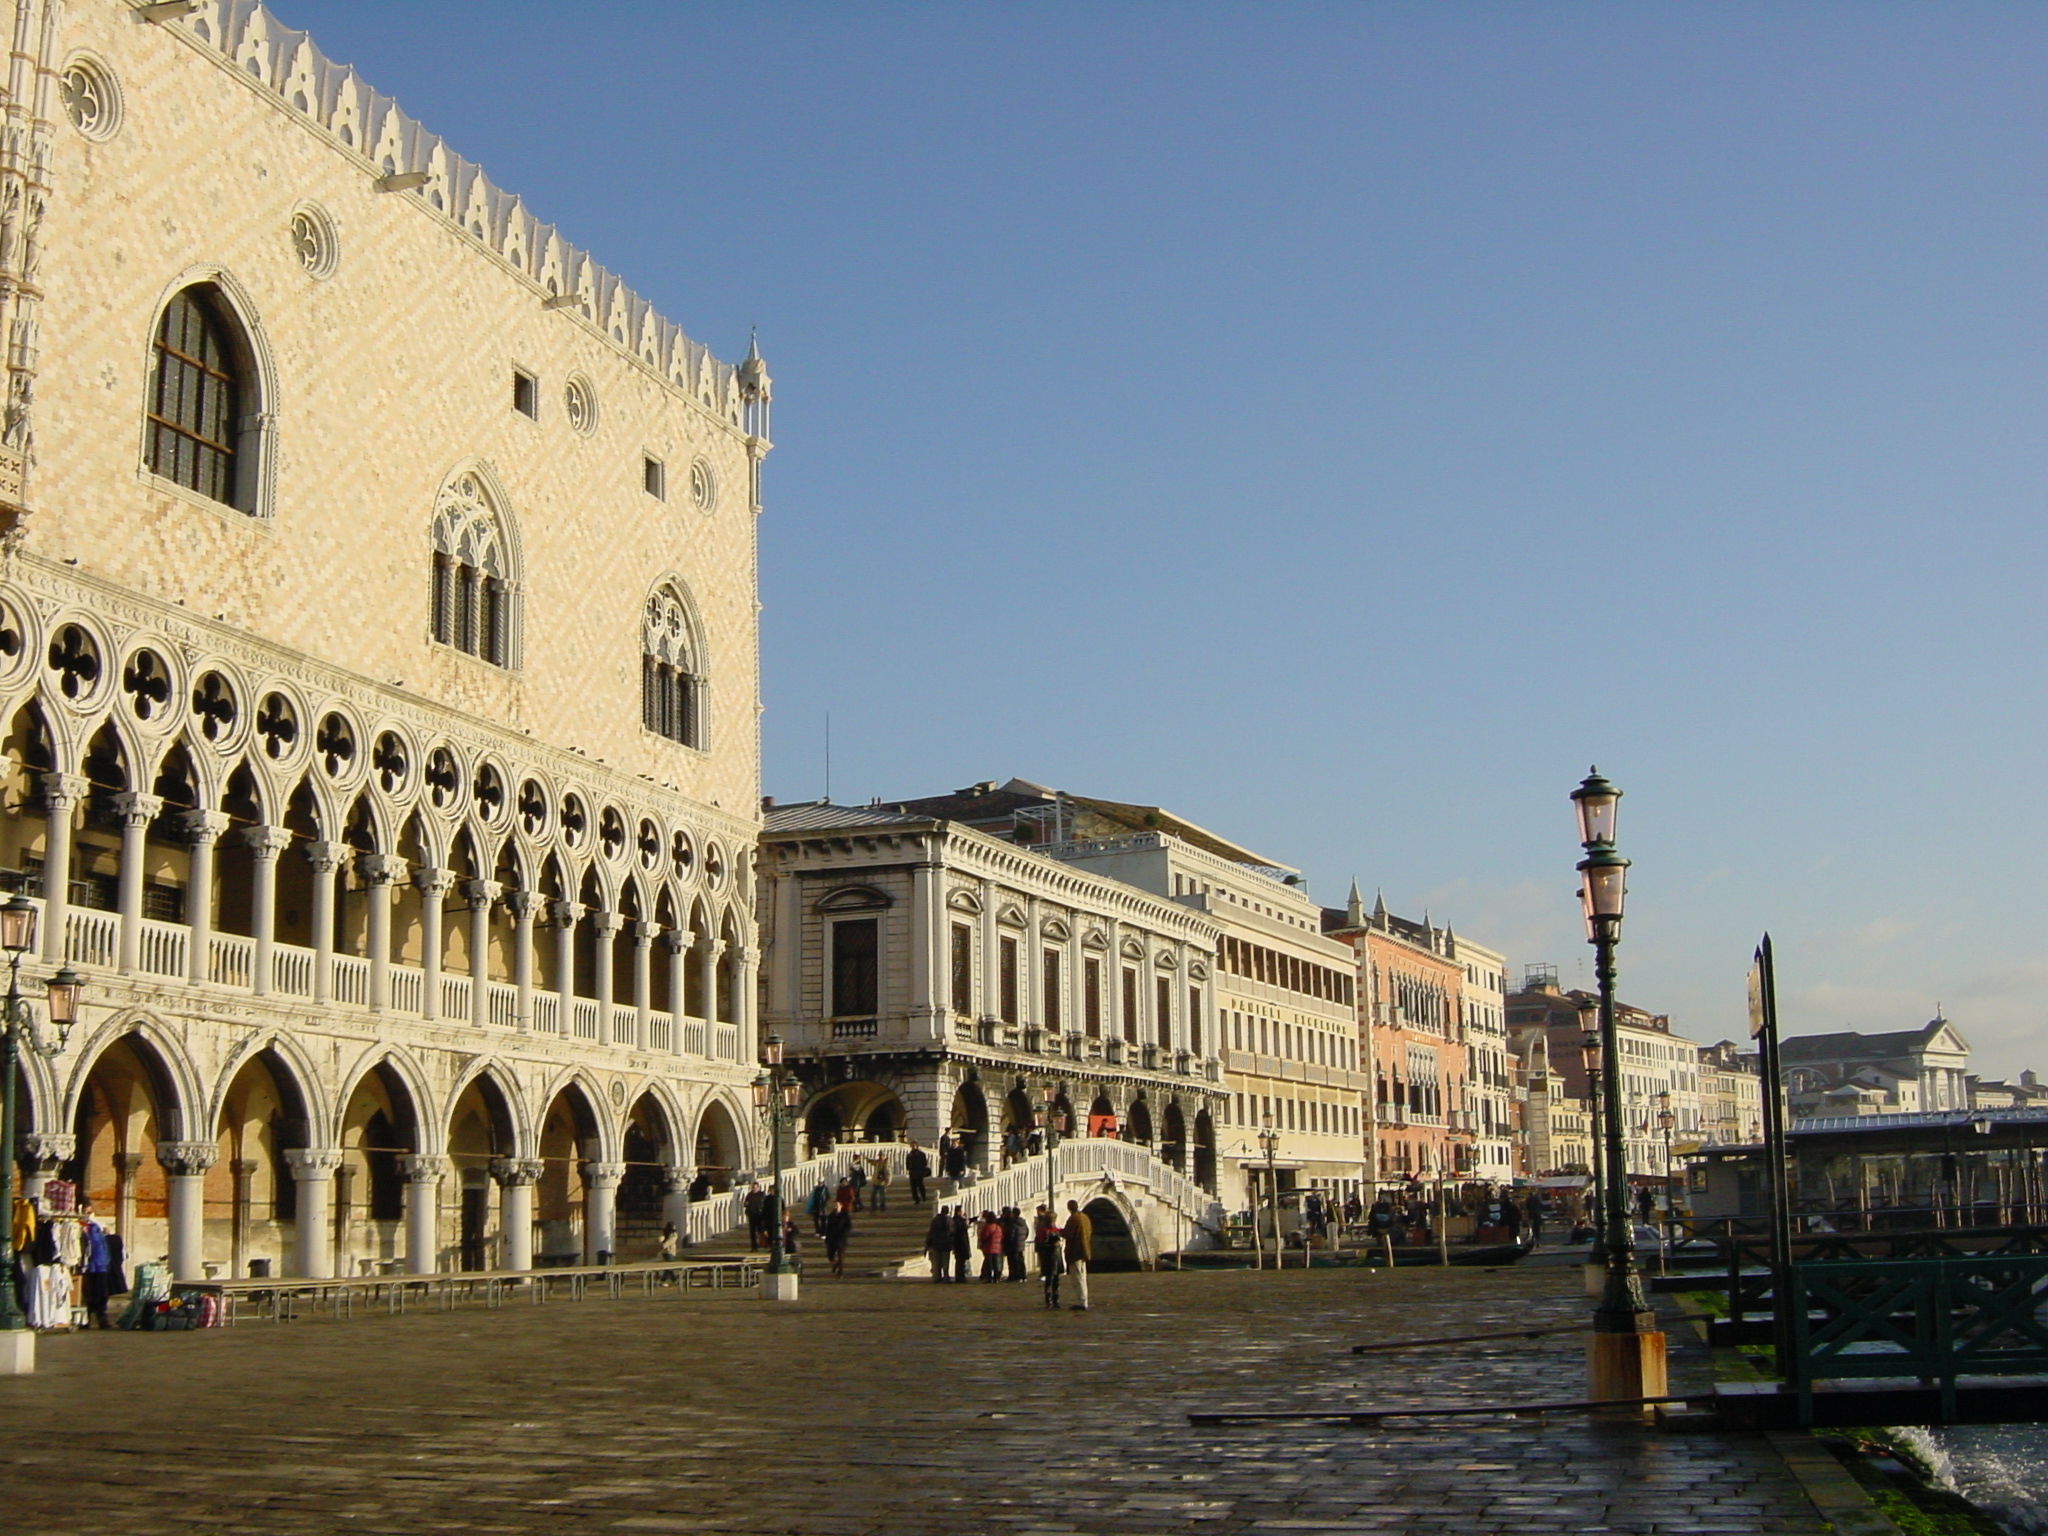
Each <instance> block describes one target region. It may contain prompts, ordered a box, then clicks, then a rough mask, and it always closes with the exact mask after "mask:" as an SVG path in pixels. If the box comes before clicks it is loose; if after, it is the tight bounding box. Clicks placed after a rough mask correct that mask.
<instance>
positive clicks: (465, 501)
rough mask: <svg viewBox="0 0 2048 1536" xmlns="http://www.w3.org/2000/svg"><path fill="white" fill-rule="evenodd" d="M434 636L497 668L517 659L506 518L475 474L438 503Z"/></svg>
mask: <svg viewBox="0 0 2048 1536" xmlns="http://www.w3.org/2000/svg"><path fill="white" fill-rule="evenodd" d="M433 546H434V549H433V558H434V588H433V629H434V638H435V639H436V640H438V641H440V642H441V644H443V645H449V646H453V647H454V648H455V649H456V650H458V651H466V652H467V653H468V654H470V655H471V656H474V657H476V658H478V659H479V660H481V661H487V662H489V663H490V664H491V665H492V666H495V667H510V666H511V665H512V658H513V650H514V647H513V632H514V628H515V620H516V617H517V615H516V610H515V603H516V598H517V587H516V585H515V583H514V579H513V577H514V573H513V570H512V560H511V551H510V545H509V543H508V540H507V538H506V531H505V522H504V515H503V513H502V512H501V511H500V510H499V508H498V506H497V504H496V503H495V501H494V500H493V499H492V497H491V494H490V492H489V491H488V490H487V489H486V488H485V486H484V484H483V482H482V480H481V479H479V477H478V476H477V475H475V474H474V473H471V474H463V475H457V476H456V477H455V478H454V479H453V480H451V481H449V482H448V484H447V485H445V486H443V487H442V488H441V494H440V497H439V499H438V500H437V501H436V502H435V504H434V530H433Z"/></svg>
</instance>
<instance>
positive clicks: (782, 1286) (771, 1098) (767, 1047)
mask: <svg viewBox="0 0 2048 1536" xmlns="http://www.w3.org/2000/svg"><path fill="white" fill-rule="evenodd" d="M761 1062H762V1071H761V1073H760V1075H759V1076H758V1077H756V1078H755V1079H754V1108H756V1109H758V1110H761V1111H763V1112H765V1113H766V1114H767V1116H768V1166H769V1170H770V1173H769V1179H768V1195H767V1202H766V1203H767V1207H768V1268H767V1270H766V1272H764V1273H763V1274H762V1276H761V1296H762V1298H763V1299H764V1300H767V1301H795V1300H796V1299H797V1272H796V1270H795V1268H794V1267H793V1266H792V1265H791V1264H790V1262H789V1255H788V1253H787V1252H786V1251H785V1250H784V1248H783V1242H782V1124H783V1118H784V1116H783V1112H784V1111H785V1110H794V1109H795V1108H796V1106H797V1100H798V1099H799V1098H800V1097H801V1096H802V1094H803V1089H802V1087H801V1085H800V1084H799V1083H798V1082H797V1080H796V1076H795V1074H794V1073H792V1072H791V1071H790V1070H789V1069H788V1068H787V1067H785V1066H784V1065H783V1062H782V1036H780V1035H770V1036H769V1037H768V1039H767V1040H766V1041H765V1042H764V1043H763V1046H762V1050H761Z"/></svg>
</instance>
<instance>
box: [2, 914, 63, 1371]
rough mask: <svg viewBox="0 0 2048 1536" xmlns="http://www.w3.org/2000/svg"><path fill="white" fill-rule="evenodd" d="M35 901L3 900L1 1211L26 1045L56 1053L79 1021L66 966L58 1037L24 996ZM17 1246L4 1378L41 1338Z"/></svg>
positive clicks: (10, 1266) (56, 1005)
mask: <svg viewBox="0 0 2048 1536" xmlns="http://www.w3.org/2000/svg"><path fill="white" fill-rule="evenodd" d="M36 915H37V914H36V905H35V903H34V902H32V901H30V900H29V899H28V898H27V897H25V896H22V895H19V894H17V895H15V896H12V897H10V898H9V899H8V900H7V901H5V902H0V949H4V950H6V951H7V1003H6V1009H7V1011H6V1016H5V1017H4V1019H0V1083H4V1084H5V1088H4V1089H0V1211H7V1212H10V1213H11V1212H12V1211H13V1210H14V1164H15V1152H14V1149H15V1144H16V1142H17V1141H18V1139H19V1132H18V1130H17V1128H16V1112H15V1102H14V1099H15V1088H14V1079H15V1076H16V1073H17V1066H16V1064H17V1063H18V1062H19V1061H20V1059H21V1049H22V1047H23V1045H26V1046H27V1047H28V1048H29V1049H30V1050H32V1051H34V1052H35V1053H36V1054H37V1055H39V1056H55V1055H56V1054H57V1053H58V1052H60V1051H62V1050H63V1049H64V1047H65V1045H66V1043H67V1042H69V1040H70V1039H71V1026H72V1025H73V1024H75V1023H77V1022H78V992H79V981H78V973H77V972H76V971H74V970H72V969H71V967H70V966H68V965H67V966H65V967H63V968H62V969H61V970H59V971H58V972H57V974H56V975H54V976H52V977H51V978H50V979H49V980H48V981H47V982H45V983H44V988H45V991H44V1005H45V1006H46V1007H47V1008H48V1009H49V1013H50V1023H51V1025H52V1026H53V1027H54V1028H55V1029H56V1032H57V1038H56V1039H55V1040H48V1039H45V1038H44V1037H43V1034H42V1032H41V1031H40V1030H38V1029H37V1028H36V1021H35V1013H34V1011H33V1010H32V1009H31V1008H30V1007H29V1005H28V1001H27V999H25V998H24V997H23V996H22V995H21V957H22V956H23V955H25V954H27V953H29V951H31V950H33V949H34V948H35V946H36ZM14 1282H15V1266H14V1244H13V1243H12V1242H11V1241H7V1240H4V1239H0V1376H26V1375H28V1374H29V1373H30V1372H31V1371H33V1370H34V1369H35V1368H36V1336H35V1333H34V1331H33V1330H32V1329H31V1328H30V1327H29V1326H28V1319H27V1318H26V1317H24V1316H22V1312H21V1304H20V1302H19V1300H18V1299H17V1297H16V1294H15V1288H14Z"/></svg>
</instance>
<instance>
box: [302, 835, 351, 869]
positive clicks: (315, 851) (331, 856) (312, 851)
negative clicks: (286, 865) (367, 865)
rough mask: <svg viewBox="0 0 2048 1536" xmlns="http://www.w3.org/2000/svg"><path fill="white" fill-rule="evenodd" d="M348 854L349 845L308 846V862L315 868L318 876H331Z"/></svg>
mask: <svg viewBox="0 0 2048 1536" xmlns="http://www.w3.org/2000/svg"><path fill="white" fill-rule="evenodd" d="M347 853H348V844H347V843H329V842H311V843H308V844H306V862H307V863H308V864H311V865H312V866H313V873H314V874H316V875H331V874H333V873H334V870H335V867H336V866H337V865H339V864H340V863H341V861H342V859H343V858H344V857H345V856H346V855H347Z"/></svg>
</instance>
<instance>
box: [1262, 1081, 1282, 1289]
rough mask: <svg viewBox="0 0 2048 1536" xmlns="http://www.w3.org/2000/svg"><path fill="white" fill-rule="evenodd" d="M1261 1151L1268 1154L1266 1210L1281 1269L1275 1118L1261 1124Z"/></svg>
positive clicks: (1275, 1262) (1276, 1261) (1275, 1258)
mask: <svg viewBox="0 0 2048 1536" xmlns="http://www.w3.org/2000/svg"><path fill="white" fill-rule="evenodd" d="M1259 1149H1260V1150H1261V1151H1263V1152H1264V1153H1265V1154H1266V1209H1267V1210H1268V1211H1269V1212H1271V1213H1272V1217H1273V1268H1274V1269H1275V1270H1276V1271H1277V1270H1278V1269H1279V1268H1280V1253H1281V1250H1280V1169H1279V1166H1278V1164H1276V1163H1275V1162H1274V1158H1275V1157H1276V1156H1277V1155H1278V1154H1279V1151H1280V1133H1279V1132H1278V1131H1276V1130H1274V1129H1273V1117H1272V1116H1271V1115H1267V1116H1266V1117H1265V1118H1264V1119H1263V1120H1262V1121H1261V1122H1260V1124H1259Z"/></svg>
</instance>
